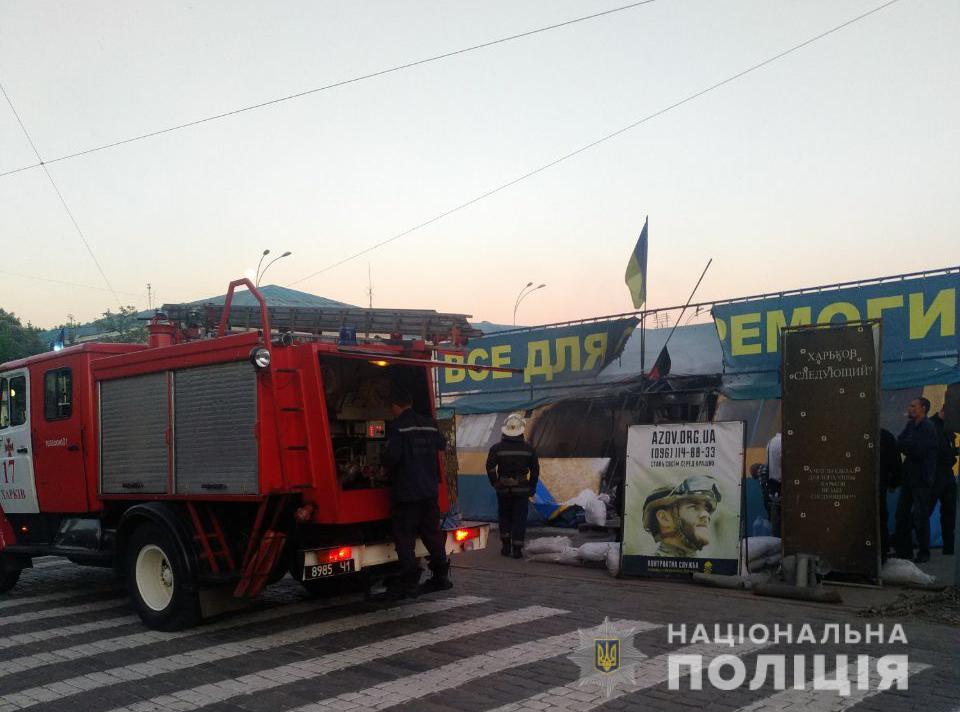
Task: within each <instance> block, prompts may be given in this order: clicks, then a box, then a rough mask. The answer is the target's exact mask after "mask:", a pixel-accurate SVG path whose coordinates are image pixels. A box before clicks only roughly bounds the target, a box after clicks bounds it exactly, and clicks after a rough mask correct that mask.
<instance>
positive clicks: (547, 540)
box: [524, 536, 570, 554]
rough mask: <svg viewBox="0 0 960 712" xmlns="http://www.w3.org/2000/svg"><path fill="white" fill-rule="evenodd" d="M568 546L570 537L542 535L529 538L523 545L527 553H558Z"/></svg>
mask: <svg viewBox="0 0 960 712" xmlns="http://www.w3.org/2000/svg"><path fill="white" fill-rule="evenodd" d="M569 546H570V537H567V536H544V537H540V538H539V539H531V540H530V541H528V542H527V543H526V544H525V545H524V549H525V550H526V552H527V553H528V554H559V553H560V552H561V551H563V550H564V549H566V548H568V547H569Z"/></svg>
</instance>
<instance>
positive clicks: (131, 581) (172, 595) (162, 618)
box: [126, 522, 200, 630]
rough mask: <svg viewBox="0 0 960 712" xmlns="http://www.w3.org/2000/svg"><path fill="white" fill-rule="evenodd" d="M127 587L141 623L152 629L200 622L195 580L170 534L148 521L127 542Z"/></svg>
mask: <svg viewBox="0 0 960 712" xmlns="http://www.w3.org/2000/svg"><path fill="white" fill-rule="evenodd" d="M126 564H127V565H126V571H127V586H128V588H129V590H130V598H131V599H132V600H133V604H134V606H135V607H136V609H137V613H139V614H140V618H141V620H142V621H143V622H144V623H145V624H146V625H147V626H148V627H150V628H153V629H155V630H181V629H183V628H189V627H190V626H192V625H194V624H196V622H197V621H198V620H199V619H200V596H199V592H198V590H197V584H196V581H192V580H190V576H189V574H188V570H187V566H186V564H185V563H184V561H183V557H182V555H181V553H180V548H179V547H178V546H177V542H176V541H175V539H174V537H173V535H172V534H171V533H170V532H169V531H167V530H166V529H165V528H163V527H160V526H158V525H157V524H154V523H152V522H148V523H145V524H141V525H140V526H139V527H137V528H136V530H135V531H134V532H133V534H132V535H131V537H130V541H129V542H128V543H127V562H126Z"/></svg>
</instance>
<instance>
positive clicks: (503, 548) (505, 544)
mask: <svg viewBox="0 0 960 712" xmlns="http://www.w3.org/2000/svg"><path fill="white" fill-rule="evenodd" d="M500 542H501V544H500V556H510V537H508V536H506V537H503V538H502V539H501V540H500Z"/></svg>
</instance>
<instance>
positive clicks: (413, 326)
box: [161, 303, 483, 344]
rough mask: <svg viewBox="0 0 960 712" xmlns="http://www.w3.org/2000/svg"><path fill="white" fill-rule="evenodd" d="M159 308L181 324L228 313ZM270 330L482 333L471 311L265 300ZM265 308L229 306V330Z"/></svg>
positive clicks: (213, 322)
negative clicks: (305, 304) (292, 304)
mask: <svg viewBox="0 0 960 712" xmlns="http://www.w3.org/2000/svg"><path fill="white" fill-rule="evenodd" d="M161 311H162V312H163V314H164V315H165V316H166V317H167V319H169V320H170V321H174V322H179V323H180V325H181V327H183V328H198V327H200V328H205V329H208V330H213V329H216V328H217V326H218V325H219V324H220V323H221V321H222V319H223V313H224V305H223V304H214V303H204V304H164V305H163V307H162V309H161ZM267 317H268V322H269V325H270V329H271V331H275V332H280V333H283V332H289V333H295V334H314V335H318V336H320V335H323V334H331V335H337V336H339V335H341V334H342V333H343V330H344V329H346V330H348V332H349V333H352V334H368V335H370V336H386V337H393V338H399V337H404V336H406V337H415V338H419V339H423V340H425V341H428V342H432V343H440V342H441V341H452V342H454V343H455V344H461V343H464V342H465V340H466V339H469V338H472V337H477V336H482V335H483V332H482V331H480V330H479V329H476V328H474V327H473V326H471V325H470V322H469V321H468V319H469V317H470V315H469V314H446V313H442V312H437V311H434V310H432V309H364V308H360V307H290V306H269V305H267ZM262 321H263V320H262V308H261V307H260V306H259V305H240V304H232V305H231V306H230V311H229V315H228V318H227V323H226V325H227V329H228V330H250V329H261V328H262Z"/></svg>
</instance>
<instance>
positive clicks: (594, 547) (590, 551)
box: [579, 541, 613, 561]
mask: <svg viewBox="0 0 960 712" xmlns="http://www.w3.org/2000/svg"><path fill="white" fill-rule="evenodd" d="M612 543H613V542H609V541H595V542H589V543H587V544H581V545H580V549H579V556H580V561H606V560H607V551H608V550H609V549H610V545H611V544H612Z"/></svg>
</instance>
